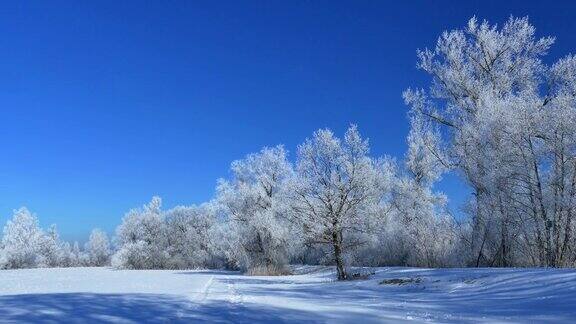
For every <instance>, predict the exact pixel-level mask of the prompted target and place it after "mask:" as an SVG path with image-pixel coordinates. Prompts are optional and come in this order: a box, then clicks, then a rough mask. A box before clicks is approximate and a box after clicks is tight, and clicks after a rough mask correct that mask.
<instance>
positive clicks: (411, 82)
mask: <svg viewBox="0 0 576 324" xmlns="http://www.w3.org/2000/svg"><path fill="white" fill-rule="evenodd" d="M575 3H576V2H574V1H565V2H556V1H542V2H538V3H537V2H535V1H508V2H507V1H447V2H441V1H396V2H394V3H392V2H387V1H348V2H344V1H258V2H251V1H230V2H227V1H222V2H218V1H4V2H2V4H0V31H1V32H2V37H0V48H1V50H0V104H1V107H0V112H1V114H0V124H1V125H0V152H1V155H0V224H4V222H5V221H6V220H7V219H8V217H10V216H11V212H12V210H13V209H14V208H18V207H20V206H28V207H29V208H30V209H31V210H32V211H34V212H36V213H37V214H38V216H39V217H40V220H41V223H42V225H44V226H46V225H48V224H51V223H56V224H58V226H59V229H60V231H61V234H62V236H63V237H64V238H66V239H82V238H83V237H84V236H86V235H87V234H88V232H89V230H90V229H91V228H93V227H100V228H103V229H105V230H106V231H109V232H112V231H113V229H114V228H115V226H116V225H117V224H118V223H119V222H120V219H121V217H122V215H123V213H124V212H125V211H127V210H128V209H129V208H131V207H136V206H139V205H141V204H143V203H145V202H146V201H148V200H149V199H150V197H151V196H152V195H160V196H162V197H163V199H164V201H165V205H166V206H167V207H171V206H174V205H176V204H193V203H200V202H203V201H206V200H208V199H210V198H211V197H212V195H213V193H214V187H215V184H216V179H217V178H219V177H224V176H228V175H229V171H228V167H229V164H230V162H231V161H232V160H234V159H237V158H241V157H242V156H244V155H245V154H247V153H250V152H254V151H257V150H259V149H260V148H261V147H263V146H271V145H276V144H280V143H283V144H285V145H286V147H287V148H288V149H289V150H290V151H291V152H294V151H295V149H296V145H297V144H298V143H301V142H302V141H303V140H304V138H305V137H307V136H310V134H311V133H312V132H313V131H314V130H316V129H318V128H321V127H329V128H332V129H333V130H335V131H336V132H338V133H341V132H342V131H343V130H344V129H345V128H346V127H347V126H348V125H349V124H350V123H357V124H358V125H359V127H360V130H361V132H362V133H363V134H364V135H365V136H367V137H369V138H370V140H371V144H372V152H373V153H374V155H382V154H390V155H393V156H397V157H402V155H403V154H404V151H405V149H406V145H405V136H406V133H407V130H408V125H407V120H406V108H405V106H404V105H403V102H402V99H401V93H402V91H403V90H404V89H405V88H407V87H409V86H412V87H414V86H425V85H426V83H427V82H428V80H429V79H428V78H427V77H426V76H425V75H424V74H423V73H422V72H420V71H418V70H416V68H415V65H416V55H415V52H416V49H417V48H424V47H431V46H433V45H434V44H435V41H436V38H437V37H438V35H439V34H440V33H441V32H442V31H443V30H446V29H453V28H457V27H458V28H459V27H463V26H464V25H465V23H466V21H467V20H468V18H470V17H471V16H473V15H476V16H478V17H479V18H480V19H484V18H485V19H488V20H490V21H492V22H500V23H501V22H504V21H505V20H506V18H508V17H509V16H510V15H516V16H524V15H529V16H530V18H531V20H532V22H533V23H534V24H535V25H536V27H537V31H538V35H541V36H545V35H555V36H557V44H556V45H555V46H554V48H553V50H552V52H551V55H550V58H551V59H555V58H558V57H559V56H564V55H565V54H567V53H569V52H570V51H575V47H576V4H575ZM440 188H441V189H442V190H444V191H445V192H446V193H447V194H448V195H449V197H450V198H451V199H452V200H453V203H452V205H453V206H457V205H458V203H459V202H461V201H462V200H463V199H464V196H465V190H462V187H461V186H459V185H458V184H457V182H456V181H455V180H454V179H452V178H448V179H447V180H446V181H444V182H443V183H442V184H441V185H440Z"/></svg>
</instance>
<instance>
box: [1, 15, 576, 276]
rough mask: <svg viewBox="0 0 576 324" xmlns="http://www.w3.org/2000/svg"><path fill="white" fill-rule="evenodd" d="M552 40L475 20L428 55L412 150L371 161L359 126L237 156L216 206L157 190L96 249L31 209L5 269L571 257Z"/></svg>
mask: <svg viewBox="0 0 576 324" xmlns="http://www.w3.org/2000/svg"><path fill="white" fill-rule="evenodd" d="M553 42H554V39H553V38H550V37H547V38H540V39H538V38H536V37H535V29H534V27H533V26H532V25H530V24H529V22H528V20H527V19H526V18H522V19H516V18H510V19H509V20H508V21H507V22H506V23H505V24H504V25H503V26H502V27H500V28H499V27H498V26H491V25H489V24H488V23H487V22H482V23H479V22H478V21H477V20H476V19H475V18H473V19H471V20H470V21H469V23H468V26H467V27H466V28H465V29H463V30H454V31H450V32H445V33H443V34H442V35H441V37H440V38H439V39H438V41H437V44H436V46H435V48H434V49H432V50H428V49H427V50H424V51H419V52H418V58H419V59H418V67H419V68H420V69H421V70H422V71H424V72H426V73H427V74H429V75H430V76H431V83H430V87H429V89H414V90H413V89H409V90H407V91H406V92H405V93H404V99H405V101H406V103H407V105H408V106H409V107H410V110H409V113H408V116H409V120H410V126H411V127H410V132H409V134H408V136H407V144H408V151H407V153H406V154H405V156H404V157H403V158H402V159H399V160H397V159H393V158H391V157H373V156H371V155H370V152H369V144H368V140H366V139H364V138H363V137H362V136H361V135H360V133H359V131H358V129H357V127H356V126H354V125H353V126H351V127H350V128H349V129H348V130H347V132H346V133H345V134H343V136H342V137H339V136H337V135H335V134H334V133H333V132H331V131H330V130H328V129H320V130H318V131H316V132H314V134H312V136H311V137H310V138H308V139H306V140H305V141H304V143H302V144H301V145H299V146H298V148H297V150H296V154H295V157H294V158H291V157H289V156H288V152H287V151H286V150H285V149H284V147H283V146H277V147H272V148H264V149H262V150H261V151H260V152H258V153H254V154H249V155H247V156H246V157H245V158H244V159H241V160H238V161H234V162H233V163H232V165H231V177H230V178H229V179H222V180H219V183H218V186H217V190H216V195H215V197H214V198H213V199H212V200H211V201H209V202H207V203H205V204H202V205H200V206H190V207H176V208H173V209H170V210H162V209H161V200H160V199H159V198H157V197H155V198H153V199H152V201H151V202H150V203H149V204H147V205H145V206H143V207H142V208H140V209H134V210H132V211H130V212H129V213H127V214H126V216H125V217H124V219H123V220H122V223H121V225H120V226H119V227H118V228H117V231H116V235H115V237H114V241H113V243H114V244H113V245H114V249H113V252H107V253H103V254H102V255H105V256H102V257H97V256H96V255H100V254H99V253H100V252H99V251H100V250H101V249H103V250H105V251H111V248H110V247H109V245H108V243H107V240H106V239H105V236H104V235H103V234H102V233H101V232H95V233H93V236H95V237H94V238H92V237H91V239H90V242H92V243H90V242H89V244H88V245H87V247H86V248H85V249H84V251H79V249H78V248H77V246H75V248H72V249H71V248H70V247H69V246H67V245H66V244H63V243H58V242H59V241H58V239H57V235H55V230H53V229H51V230H49V231H47V232H43V231H41V230H37V231H34V234H33V235H32V234H30V233H28V232H27V231H26V230H22V229H20V232H18V230H16V229H15V228H17V227H18V226H17V225H15V224H17V223H19V222H21V221H22V220H20V221H18V219H19V218H23V217H24V216H22V215H25V216H26V217H28V218H29V217H30V214H29V213H28V212H27V211H26V210H19V211H17V212H16V215H15V216H14V219H13V220H12V221H11V222H9V223H8V225H7V226H6V228H5V230H4V236H3V239H2V243H1V246H0V248H1V249H0V251H2V252H0V253H1V254H0V265H3V266H4V267H5V268H9V267H22V266H30V265H44V266H50V265H52V264H53V260H54V257H53V253H52V252H47V251H49V250H50V249H52V248H51V246H54V245H57V246H60V247H61V250H63V251H66V252H63V253H61V254H62V255H64V256H61V257H59V258H61V259H62V260H67V258H68V259H69V258H71V257H70V255H82V256H77V257H74V258H72V259H73V260H75V261H74V262H69V261H66V262H69V264H96V263H98V264H101V263H100V262H108V260H110V262H111V264H112V265H114V266H116V267H120V268H130V269H148V268H153V269H176V268H178V269H181V268H200V267H227V268H235V269H241V270H244V271H246V272H247V273H249V274H283V273H288V272H289V267H288V265H289V264H290V263H305V264H330V265H335V266H336V269H337V275H338V278H339V279H347V278H349V276H350V273H349V271H347V267H350V266H355V265H364V266H368V265H370V266H378V265H408V266H426V267H444V266H549V267H560V266H574V265H575V263H576V250H575V249H576V240H575V236H574V233H575V230H576V219H574V218H575V217H576V216H575V213H576V210H575V208H576V201H575V199H576V197H575V196H576V57H575V56H566V57H564V58H562V59H560V60H558V61H556V62H551V63H548V62H546V61H545V60H544V59H545V58H546V57H545V55H546V54H547V52H548V51H549V49H550V47H551V45H552V44H553ZM447 172H451V173H455V174H457V175H458V176H460V177H461V178H462V179H463V180H464V182H465V183H466V184H467V186H468V188H469V191H470V192H471V195H470V197H469V200H468V201H467V202H466V204H465V205H464V206H461V209H462V211H463V212H462V213H459V214H463V215H462V216H460V217H458V220H456V219H454V217H453V216H452V215H451V214H450V212H449V211H448V210H447V208H446V204H447V197H445V195H443V194H442V193H441V192H437V191H436V190H435V189H434V186H435V184H436V183H437V182H438V181H440V180H441V178H442V176H443V175H444V174H446V173H447ZM26 217H24V218H25V220H26V221H28V222H32V223H34V222H35V221H34V220H29V219H26ZM35 226H36V227H37V225H35ZM32 227H34V226H32ZM19 235H24V236H25V237H28V238H34V242H37V245H38V247H36V245H35V244H26V242H28V240H29V239H28V238H26V239H25V242H24V243H23V242H21V241H19ZM93 241H105V242H106V244H104V243H102V242H100V243H94V242H93ZM19 244H20V245H19ZM20 246H21V247H22V249H24V250H25V248H24V246H26V249H32V250H34V251H33V252H30V251H28V250H25V251H28V252H29V253H28V252H26V253H24V252H21V251H20V248H19V247H20ZM32 246H34V247H32ZM103 246H105V248H104V247H103ZM76 251H77V252H76ZM30 255H36V256H37V257H31V256H30ZM32 260H33V261H32ZM94 260H98V261H94ZM62 262H64V261H62ZM62 264H65V262H64V263H62Z"/></svg>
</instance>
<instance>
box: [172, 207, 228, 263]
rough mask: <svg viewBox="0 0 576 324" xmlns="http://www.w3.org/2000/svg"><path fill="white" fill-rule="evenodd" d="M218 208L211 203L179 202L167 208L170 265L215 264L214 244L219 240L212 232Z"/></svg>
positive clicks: (216, 261) (216, 259)
mask: <svg viewBox="0 0 576 324" xmlns="http://www.w3.org/2000/svg"><path fill="white" fill-rule="evenodd" d="M215 222H216V219H215V212H214V211H213V206H212V205H211V204H203V205H201V206H191V207H186V206H178V207H175V208H173V209H170V210H168V211H167V212H166V226H167V229H166V232H167V240H168V242H167V244H168V251H169V254H170V257H169V258H170V261H169V263H170V265H169V267H170V268H177V269H190V268H202V267H214V266H217V265H218V258H217V257H216V256H215V255H214V251H213V244H214V243H220V242H219V240H220V238H219V237H215V236H214V235H213V231H212V230H213V227H214V226H215Z"/></svg>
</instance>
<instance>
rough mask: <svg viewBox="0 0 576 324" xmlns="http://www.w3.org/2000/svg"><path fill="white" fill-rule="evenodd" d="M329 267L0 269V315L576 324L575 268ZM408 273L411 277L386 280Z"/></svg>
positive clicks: (23, 318) (77, 319) (83, 319)
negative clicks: (256, 271) (261, 270)
mask: <svg viewBox="0 0 576 324" xmlns="http://www.w3.org/2000/svg"><path fill="white" fill-rule="evenodd" d="M369 271H374V272H375V274H374V275H373V276H371V277H370V279H368V280H362V281H361V280H358V281H351V282H334V281H333V276H334V274H333V271H332V269H331V268H321V267H307V266H303V267H296V268H295V272H296V273H297V274H296V275H293V276H282V277H247V276H242V275H240V274H238V273H235V272H226V271H208V270H206V271H124V270H112V269H108V268H70V269H30V270H5V271H0V322H1V323H5V322H33V323H44V322H50V323H54V322H65V323H90V322H118V323H150V322H152V323H157V322H160V323H162V322H170V323H174V322H183V323H190V322H192V323H194V322H205V321H210V322H215V323H255V322H258V323H260V322H266V323H282V322H294V323H299V322H303V321H306V322H308V323H309V322H311V323H325V322H330V323H335V322H336V323H340V322H356V323H357V322H358V321H362V323H363V324H364V323H372V322H379V323H382V322H394V323H396V322H402V321H416V322H440V323H446V322H454V323H467V322H485V323H488V322H490V323H492V322H499V323H501V322H509V323H527V322H532V323H542V322H550V323H562V322H564V323H574V322H576V270H568V269H566V270H565V269H413V268H378V269H370V270H369ZM394 278H401V279H409V280H411V281H412V282H409V283H404V284H401V285H399V284H394V282H393V281H392V282H390V281H388V282H387V283H385V284H382V282H383V281H385V280H389V279H394Z"/></svg>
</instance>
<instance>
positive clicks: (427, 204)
mask: <svg viewBox="0 0 576 324" xmlns="http://www.w3.org/2000/svg"><path fill="white" fill-rule="evenodd" d="M448 167H449V166H448V165H447V158H446V157H445V156H444V153H443V150H442V149H441V142H440V134H439V132H438V129H437V128H435V127H434V125H433V124H431V123H430V122H429V121H427V120H425V119H422V118H421V116H420V115H414V116H411V130H410V133H409V135H408V152H407V154H406V161H405V168H404V169H403V170H404V171H405V172H403V173H400V174H397V175H396V179H395V181H394V184H393V186H392V190H391V192H392V194H391V199H390V202H391V205H392V207H393V211H394V212H393V213H392V214H393V215H394V217H393V219H392V222H393V223H394V224H393V225H392V227H393V228H394V229H395V230H396V231H397V232H396V233H394V237H395V238H396V239H397V240H400V242H398V244H397V245H398V246H397V248H398V249H400V250H402V249H403V250H404V252H403V260H402V261H401V264H405V265H411V266H426V267H434V266H448V265H452V264H453V263H454V261H455V260H454V255H455V250H456V249H455V248H456V247H457V243H458V242H457V238H458V236H457V232H456V226H455V224H454V221H453V220H452V218H451V217H450V215H449V214H448V213H447V210H446V208H445V205H446V201H447V198H446V197H445V196H444V195H443V194H442V193H436V192H434V190H433V185H434V183H435V182H436V181H437V180H439V179H440V177H441V175H442V173H443V172H445V171H446V170H447V169H448Z"/></svg>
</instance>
